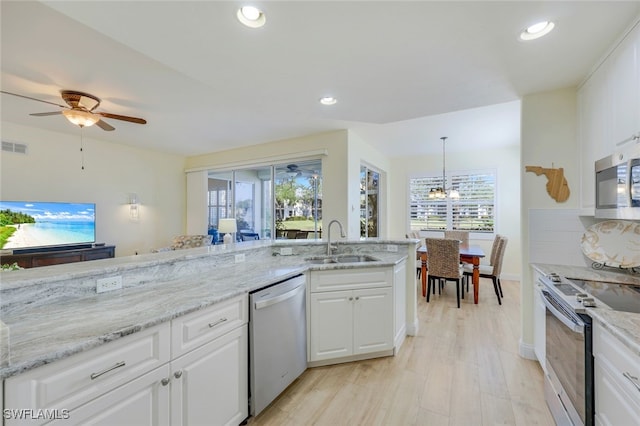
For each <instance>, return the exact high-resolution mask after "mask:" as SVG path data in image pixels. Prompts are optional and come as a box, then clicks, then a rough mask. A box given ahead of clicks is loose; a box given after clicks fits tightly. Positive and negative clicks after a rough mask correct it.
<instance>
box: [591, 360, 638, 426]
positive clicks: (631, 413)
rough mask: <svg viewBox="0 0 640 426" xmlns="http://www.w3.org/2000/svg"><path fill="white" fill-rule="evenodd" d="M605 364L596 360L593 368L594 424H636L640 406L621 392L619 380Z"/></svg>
mask: <svg viewBox="0 0 640 426" xmlns="http://www.w3.org/2000/svg"><path fill="white" fill-rule="evenodd" d="M609 371H610V368H607V366H606V362H602V361H601V360H596V363H595V367H594V376H595V377H594V381H595V396H596V407H595V411H596V423H597V424H601V425H607V426H616V425H632V424H637V419H638V418H640V404H637V403H635V401H632V400H631V398H629V396H628V395H626V394H625V392H624V391H623V390H622V388H621V387H620V385H619V381H620V379H619V378H618V379H616V378H614V377H613V375H612V374H611V373H610V372H609Z"/></svg>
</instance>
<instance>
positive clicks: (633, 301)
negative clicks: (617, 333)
mask: <svg viewBox="0 0 640 426" xmlns="http://www.w3.org/2000/svg"><path fill="white" fill-rule="evenodd" d="M568 280H569V281H571V282H572V283H574V284H575V285H576V286H577V287H579V288H581V289H583V290H584V291H585V292H586V293H589V294H590V295H591V296H593V297H595V298H596V299H598V300H600V301H601V302H602V303H604V304H605V305H607V306H609V307H610V308H611V309H614V310H616V311H624V312H634V313H640V286H638V285H632V284H616V283H605V282H599V281H585V280H577V279H573V278H569V279H568Z"/></svg>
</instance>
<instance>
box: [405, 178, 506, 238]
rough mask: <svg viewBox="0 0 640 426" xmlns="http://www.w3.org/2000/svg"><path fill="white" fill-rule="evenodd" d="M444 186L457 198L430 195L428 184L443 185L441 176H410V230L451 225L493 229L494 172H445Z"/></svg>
mask: <svg viewBox="0 0 640 426" xmlns="http://www.w3.org/2000/svg"><path fill="white" fill-rule="evenodd" d="M446 183H447V189H455V190H457V191H458V193H459V194H460V197H459V198H451V197H447V198H429V191H430V190H431V188H439V187H442V186H443V185H442V176H440V177H437V176H425V177H417V178H411V179H409V199H410V206H409V212H410V223H411V230H412V231H441V230H445V229H454V230H461V231H471V232H487V233H493V232H494V219H495V193H496V176H495V172H492V171H490V172H475V173H456V172H452V173H451V174H449V175H448V176H447V182H446Z"/></svg>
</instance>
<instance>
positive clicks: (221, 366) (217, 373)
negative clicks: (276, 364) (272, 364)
mask: <svg viewBox="0 0 640 426" xmlns="http://www.w3.org/2000/svg"><path fill="white" fill-rule="evenodd" d="M247 374H248V331H247V325H246V324H245V325H243V326H241V327H239V328H236V329H235V330H233V331H231V332H229V333H227V334H225V335H223V336H221V337H219V338H217V339H215V340H214V341H212V342H209V343H207V344H205V345H204V346H201V347H199V348H198V349H195V350H193V351H191V352H189V353H187V354H185V355H183V356H181V357H179V358H177V359H175V360H173V361H171V424H172V426H179V425H184V426H188V425H191V426H194V425H205V424H206V425H216V426H217V425H238V424H240V423H241V422H242V421H243V420H244V419H246V418H247V417H248V409H249V392H248V376H247Z"/></svg>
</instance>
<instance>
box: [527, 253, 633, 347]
mask: <svg viewBox="0 0 640 426" xmlns="http://www.w3.org/2000/svg"><path fill="white" fill-rule="evenodd" d="M531 266H532V267H533V268H535V269H537V270H538V271H540V272H541V273H543V274H545V275H547V274H549V273H551V272H555V273H557V274H559V275H561V276H564V277H568V278H575V279H581V280H591V281H604V282H613V283H620V284H633V285H640V276H638V275H632V274H629V273H626V272H617V271H612V270H596V269H592V268H589V267H586V266H566V265H551V264H532V265H531ZM585 311H586V313H587V314H588V315H589V316H590V317H591V318H593V319H595V320H597V321H598V322H599V323H600V324H602V326H603V327H604V328H606V329H607V330H609V331H610V332H611V334H613V335H614V336H616V337H617V338H618V339H619V340H620V341H621V342H622V343H623V344H624V345H625V346H627V347H628V348H629V349H631V351H632V352H633V353H634V354H636V355H638V356H640V314H636V313H633V312H622V311H615V310H612V309H609V308H606V307H596V308H585Z"/></svg>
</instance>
